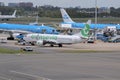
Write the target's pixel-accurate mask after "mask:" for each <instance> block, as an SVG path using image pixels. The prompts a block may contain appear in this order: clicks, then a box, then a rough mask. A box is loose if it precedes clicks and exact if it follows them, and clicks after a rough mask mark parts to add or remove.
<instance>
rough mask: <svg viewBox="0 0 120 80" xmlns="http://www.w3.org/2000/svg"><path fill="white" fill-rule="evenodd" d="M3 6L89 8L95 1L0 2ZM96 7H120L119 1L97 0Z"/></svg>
mask: <svg viewBox="0 0 120 80" xmlns="http://www.w3.org/2000/svg"><path fill="white" fill-rule="evenodd" d="M0 2H4V3H5V5H7V4H8V3H11V2H14V3H17V2H33V4H34V6H36V5H38V6H42V5H53V6H58V7H76V6H81V8H91V7H94V6H95V0H0ZM97 5H98V7H115V8H118V7H120V0H97Z"/></svg>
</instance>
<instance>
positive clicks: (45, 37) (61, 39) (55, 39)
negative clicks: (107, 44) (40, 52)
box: [23, 20, 91, 47]
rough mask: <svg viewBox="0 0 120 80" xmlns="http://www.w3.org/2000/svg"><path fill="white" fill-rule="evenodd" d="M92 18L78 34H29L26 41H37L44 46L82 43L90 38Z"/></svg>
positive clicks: (37, 43)
mask: <svg viewBox="0 0 120 80" xmlns="http://www.w3.org/2000/svg"><path fill="white" fill-rule="evenodd" d="M90 23H91V20H88V22H87V23H86V24H85V27H84V28H83V29H82V30H81V31H80V32H79V33H77V34H74V35H55V34H39V33H38V34H37V33H33V34H27V35H26V36H25V37H24V38H23V39H24V40H25V41H26V42H30V43H32V42H35V43H36V45H39V46H44V45H45V44H50V46H51V47H53V46H54V45H58V46H59V47H62V44H74V43H80V42H83V41H85V40H87V39H88V37H89V31H90V26H89V24H90Z"/></svg>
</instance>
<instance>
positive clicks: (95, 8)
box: [95, 0, 97, 28]
mask: <svg viewBox="0 0 120 80" xmlns="http://www.w3.org/2000/svg"><path fill="white" fill-rule="evenodd" d="M96 24H97V0H95V28H96Z"/></svg>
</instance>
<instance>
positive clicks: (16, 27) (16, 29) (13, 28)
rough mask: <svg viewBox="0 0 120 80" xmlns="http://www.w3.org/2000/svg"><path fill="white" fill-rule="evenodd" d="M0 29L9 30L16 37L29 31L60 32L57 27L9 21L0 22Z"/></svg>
mask: <svg viewBox="0 0 120 80" xmlns="http://www.w3.org/2000/svg"><path fill="white" fill-rule="evenodd" d="M0 31H1V32H9V34H10V36H12V37H14V38H15V37H16V36H18V35H20V34H28V33H45V34H58V32H57V31H56V29H55V28H53V27H50V26H45V25H41V26H38V25H23V24H8V23H0Z"/></svg>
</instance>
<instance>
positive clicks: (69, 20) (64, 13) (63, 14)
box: [60, 8, 74, 23]
mask: <svg viewBox="0 0 120 80" xmlns="http://www.w3.org/2000/svg"><path fill="white" fill-rule="evenodd" d="M60 11H61V14H62V18H63V21H64V22H66V23H73V22H74V21H73V20H72V19H71V18H70V16H69V15H68V13H67V12H66V11H65V10H64V9H63V8H61V9H60Z"/></svg>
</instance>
